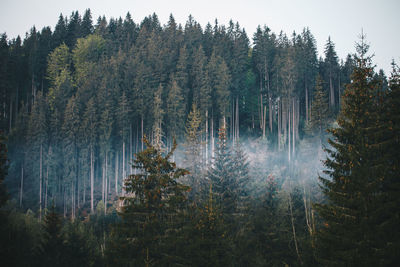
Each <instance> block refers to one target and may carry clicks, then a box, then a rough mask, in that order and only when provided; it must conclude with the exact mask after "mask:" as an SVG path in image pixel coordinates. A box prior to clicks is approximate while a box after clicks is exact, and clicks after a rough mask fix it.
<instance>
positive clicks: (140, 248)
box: [0, 9, 400, 266]
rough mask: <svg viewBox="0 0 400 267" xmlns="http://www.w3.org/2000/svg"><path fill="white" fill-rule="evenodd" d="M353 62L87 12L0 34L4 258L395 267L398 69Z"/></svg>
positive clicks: (281, 42)
mask: <svg viewBox="0 0 400 267" xmlns="http://www.w3.org/2000/svg"><path fill="white" fill-rule="evenodd" d="M356 49H357V54H355V55H350V54H349V55H348V56H347V57H346V58H345V59H339V58H338V56H337V53H336V51H335V44H334V42H333V40H332V39H331V38H330V37H329V38H328V40H327V42H326V45H325V50H324V51H323V52H324V57H322V58H318V56H317V55H318V53H317V49H316V41H315V39H314V37H313V35H312V33H311V31H310V30H309V29H308V28H305V29H304V30H303V31H302V32H301V33H295V32H293V33H292V34H291V35H286V33H283V32H280V33H274V32H272V31H271V30H270V29H269V28H268V27H267V26H264V27H261V26H259V27H258V28H257V29H256V31H255V33H254V35H253V36H251V37H249V36H248V35H247V33H246V32H245V30H244V29H243V28H241V27H240V25H239V23H235V22H233V21H230V22H229V24H228V25H220V24H219V23H218V21H217V20H215V22H214V24H210V23H208V24H207V25H204V26H201V25H200V24H199V23H198V22H196V21H195V20H194V18H193V17H192V16H189V18H188V20H187V21H186V23H185V25H181V24H178V23H177V22H176V21H175V19H174V17H173V16H172V15H171V16H170V18H169V20H168V22H167V23H166V24H165V25H162V24H161V22H160V21H159V20H158V17H157V15H156V14H153V15H150V16H148V17H146V18H144V19H143V21H142V22H140V23H135V22H134V21H133V20H132V18H131V15H130V14H129V13H128V14H127V15H126V17H125V18H124V19H122V18H118V19H113V18H111V19H109V20H107V19H106V18H105V17H104V16H103V17H99V18H98V19H97V22H95V23H94V22H93V19H92V16H91V13H90V10H89V9H88V10H86V11H85V13H84V15H83V16H81V15H80V14H79V13H78V12H73V13H72V14H71V15H70V16H69V17H68V16H63V15H60V16H59V20H58V22H57V25H56V26H55V28H54V30H52V29H51V28H50V27H45V28H43V29H42V30H40V31H38V30H37V29H36V28H35V27H33V28H32V29H31V30H30V32H29V33H27V35H26V36H25V38H24V39H23V40H22V39H21V38H20V37H17V38H15V39H11V40H10V39H8V38H7V36H6V34H2V35H1V38H0V61H1V63H0V89H1V94H0V104H1V109H0V112H1V113H0V125H1V130H2V135H1V139H0V141H1V151H0V152H1V154H0V155H1V169H0V171H1V173H0V174H1V177H0V207H1V210H0V212H1V213H0V216H1V217H0V226H1V229H2V230H1V246H2V247H6V248H7V249H5V250H3V249H2V250H1V252H0V253H1V258H2V259H4V263H6V265H9V266H27V265H28V266H29V265H33V266H36V265H37V266H44V265H66V264H67V259H68V260H71V261H72V260H73V261H74V264H75V265H77V266H103V265H105V266H114V265H124V266H125V265H126V266H151V265H154V266H169V265H184V266H226V265H234V266H237V265H239V266H285V265H290V266H292V265H293V266H338V265H339V266H340V265H349V266H388V265H392V264H395V263H396V262H397V261H398V260H399V259H398V255H397V254H396V251H399V249H400V233H399V231H398V230H396V229H397V228H398V227H396V226H397V225H398V222H399V216H400V215H399V207H400V203H399V200H400V199H399V187H398V184H399V177H400V175H399V173H398V170H399V162H398V160H399V158H400V155H399V151H400V149H399V140H398V136H399V135H400V133H399V127H398V126H399V125H400V123H399V114H398V111H399V109H398V105H399V68H398V66H397V65H396V64H395V63H394V62H393V72H392V74H391V76H390V77H389V78H387V77H386V76H385V74H384V72H383V71H382V70H380V71H378V72H375V70H374V67H373V63H372V59H371V57H370V56H369V54H368V44H367V42H366V40H365V36H364V35H362V36H361V40H360V42H359V43H358V45H357V47H356ZM327 129H329V130H328V131H327ZM3 134H4V137H3ZM5 137H7V139H5ZM6 144H7V146H6ZM176 144H179V146H177V145H176ZM7 149H8V151H7ZM324 151H325V152H326V154H325V152H324ZM7 159H9V160H7ZM322 160H323V162H322ZM318 177H319V179H318ZM318 184H319V185H320V187H319V186H318ZM5 186H6V187H7V192H6V190H5ZM7 200H8V201H7ZM68 266H70V265H68Z"/></svg>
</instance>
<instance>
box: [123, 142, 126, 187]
mask: <svg viewBox="0 0 400 267" xmlns="http://www.w3.org/2000/svg"><path fill="white" fill-rule="evenodd" d="M125 176H126V173H125V141H122V183H124V181H125V178H126V177H125ZM122 195H124V188H122Z"/></svg>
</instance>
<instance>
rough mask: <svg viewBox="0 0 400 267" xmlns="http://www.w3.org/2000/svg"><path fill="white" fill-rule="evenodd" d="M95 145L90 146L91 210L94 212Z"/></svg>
mask: <svg viewBox="0 0 400 267" xmlns="http://www.w3.org/2000/svg"><path fill="white" fill-rule="evenodd" d="M93 161H94V160H93V146H92V145H91V146H90V212H91V213H94V197H93V193H94V162H93Z"/></svg>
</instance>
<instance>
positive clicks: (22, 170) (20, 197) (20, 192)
mask: <svg viewBox="0 0 400 267" xmlns="http://www.w3.org/2000/svg"><path fill="white" fill-rule="evenodd" d="M23 195H24V165H23V164H22V165H21V187H20V191H19V207H20V208H22V197H23Z"/></svg>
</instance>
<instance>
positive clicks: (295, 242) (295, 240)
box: [289, 193, 303, 265]
mask: <svg viewBox="0 0 400 267" xmlns="http://www.w3.org/2000/svg"><path fill="white" fill-rule="evenodd" d="M292 206H293V204H292V196H291V194H290V193H289V211H290V219H291V223H292V233H293V241H294V246H295V248H296V254H297V258H298V259H299V262H300V265H303V262H302V260H301V257H300V252H299V248H298V245H297V237H296V228H295V226H294V217H293V207H292Z"/></svg>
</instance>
